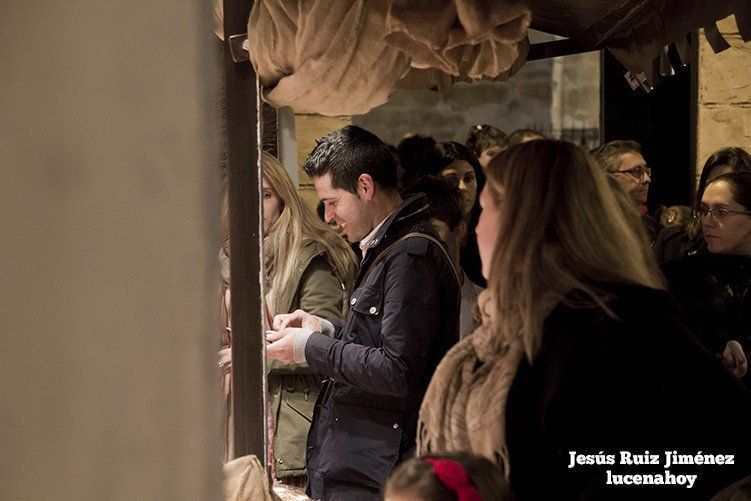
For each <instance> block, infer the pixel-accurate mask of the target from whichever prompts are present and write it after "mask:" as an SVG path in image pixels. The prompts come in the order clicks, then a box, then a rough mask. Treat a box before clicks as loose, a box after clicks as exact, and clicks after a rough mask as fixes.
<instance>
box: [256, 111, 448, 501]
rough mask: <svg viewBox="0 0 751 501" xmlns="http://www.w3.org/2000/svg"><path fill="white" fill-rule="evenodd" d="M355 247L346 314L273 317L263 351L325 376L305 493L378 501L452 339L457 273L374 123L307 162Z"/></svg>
mask: <svg viewBox="0 0 751 501" xmlns="http://www.w3.org/2000/svg"><path fill="white" fill-rule="evenodd" d="M303 168H304V169H305V171H306V172H307V173H308V175H309V176H310V178H311V179H312V180H313V183H314V184H315V187H316V192H317V193H318V196H319V198H320V199H321V200H322V201H323V203H324V206H325V218H326V221H327V222H331V221H334V222H336V223H338V224H339V225H340V226H341V227H342V232H343V235H344V236H345V237H346V238H347V240H349V241H350V242H351V243H355V242H359V244H360V249H361V251H362V254H363V259H362V263H361V266H360V270H359V272H358V276H357V278H356V279H355V284H354V288H353V291H352V292H351V294H350V296H349V303H348V304H349V314H348V315H347V318H346V319H345V320H344V321H341V320H324V319H320V318H318V317H314V316H312V315H309V314H307V313H305V312H303V311H300V310H298V311H296V312H294V313H292V314H289V315H279V316H277V317H276V318H275V319H274V326H273V327H274V329H275V330H276V332H275V333H271V334H270V335H269V336H268V340H269V341H271V344H269V345H268V346H267V348H266V353H267V356H268V357H269V358H270V359H273V360H279V361H281V362H284V363H298V364H299V363H307V364H308V365H309V366H310V368H311V369H312V370H313V371H314V372H318V373H321V374H325V375H326V376H327V380H326V382H325V383H324V387H323V389H322V390H321V393H320V396H319V398H318V402H317V404H316V409H315V413H314V415H313V424H312V426H311V429H310V433H309V434H308V454H307V458H306V459H307V461H306V464H307V470H308V490H307V492H308V494H309V495H310V496H312V497H313V498H320V499H324V500H339V499H342V500H344V499H346V500H376V499H380V490H381V488H382V487H383V485H384V484H385V482H386V479H387V477H388V475H389V473H390V472H391V469H392V468H393V467H394V465H396V464H397V463H398V462H400V461H401V460H402V459H403V458H406V457H409V456H411V455H413V452H414V451H413V450H414V447H415V435H416V427H417V414H418V411H419V408H420V403H421V401H422V397H423V395H424V394H425V390H426V388H427V385H428V383H429V382H430V378H431V376H432V374H433V371H434V370H435V368H436V366H437V365H438V362H439V361H440V359H441V358H442V357H443V355H444V354H445V353H446V351H447V350H448V349H449V348H450V347H451V346H452V345H453V344H454V343H455V342H456V341H457V340H458V337H459V336H458V328H459V301H460V300H459V280H458V276H457V274H456V270H455V269H454V267H453V265H452V262H451V259H450V258H449V256H448V254H447V252H446V249H445V248H444V246H443V244H442V243H441V242H440V240H439V239H438V235H437V233H436V232H435V230H434V229H433V227H432V226H431V224H430V220H429V216H430V212H429V205H428V202H427V200H426V198H425V196H424V195H423V194H416V195H412V196H410V197H407V198H405V199H402V197H401V196H400V195H399V192H398V191H397V189H396V163H395V161H394V158H393V156H392V155H391V153H390V151H389V149H388V147H387V146H386V145H385V144H384V143H383V142H382V141H381V140H380V139H378V138H377V137H376V136H374V135H373V134H371V133H370V132H368V131H366V130H364V129H361V128H359V127H355V126H347V127H344V128H343V129H340V130H337V131H334V132H332V133H330V134H328V135H327V136H324V137H323V138H321V139H320V140H319V141H318V144H317V146H316V147H315V148H314V149H313V151H312V152H311V154H310V156H309V157H308V160H307V162H306V163H305V165H304V167H303Z"/></svg>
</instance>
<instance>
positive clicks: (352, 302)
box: [349, 297, 357, 306]
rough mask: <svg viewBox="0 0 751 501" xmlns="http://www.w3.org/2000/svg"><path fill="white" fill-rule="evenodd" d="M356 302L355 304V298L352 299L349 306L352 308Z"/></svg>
mask: <svg viewBox="0 0 751 501" xmlns="http://www.w3.org/2000/svg"><path fill="white" fill-rule="evenodd" d="M356 302H357V298H356V297H353V298H352V301H350V302H349V304H351V305H352V306H354V305H355V303H356Z"/></svg>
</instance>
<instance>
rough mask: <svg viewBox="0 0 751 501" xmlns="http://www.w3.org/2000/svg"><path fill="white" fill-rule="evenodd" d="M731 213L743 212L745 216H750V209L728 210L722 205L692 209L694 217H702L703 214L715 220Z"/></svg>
mask: <svg viewBox="0 0 751 501" xmlns="http://www.w3.org/2000/svg"><path fill="white" fill-rule="evenodd" d="M733 214H743V215H745V216H751V211H747V210H730V209H725V208H724V207H719V208H717V209H705V208H703V207H702V208H701V209H698V210H696V211H694V217H695V218H696V219H704V216H710V217H711V218H712V219H714V220H715V221H719V220H721V219H725V218H726V217H728V216H731V215H733Z"/></svg>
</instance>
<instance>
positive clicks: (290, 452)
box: [225, 152, 357, 487]
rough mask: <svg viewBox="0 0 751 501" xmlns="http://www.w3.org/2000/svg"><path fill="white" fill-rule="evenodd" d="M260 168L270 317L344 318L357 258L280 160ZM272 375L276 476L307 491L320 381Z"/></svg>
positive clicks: (291, 372)
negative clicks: (311, 432)
mask: <svg viewBox="0 0 751 501" xmlns="http://www.w3.org/2000/svg"><path fill="white" fill-rule="evenodd" d="M261 166H262V167H263V193H262V197H263V256H264V261H263V277H264V289H265V291H266V305H267V307H268V310H269V312H268V313H269V314H270V315H272V316H273V315H275V314H278V313H291V312H293V311H295V310H297V309H304V310H305V311H309V312H310V313H312V314H314V315H319V316H322V317H326V318H341V317H342V314H343V309H344V301H345V298H346V290H347V288H348V287H349V285H350V284H351V283H352V281H353V280H354V275H355V269H356V266H357V265H356V262H355V255H354V254H353V253H352V250H351V249H350V248H349V246H348V245H347V243H346V242H345V241H344V239H343V238H342V237H341V236H339V235H338V234H337V233H336V232H335V231H334V230H333V229H331V228H329V227H328V226H327V225H326V224H325V223H323V222H322V221H321V220H320V219H318V217H316V215H315V214H314V213H313V211H312V210H311V209H310V208H309V207H308V206H306V205H305V204H304V203H303V202H302V200H301V199H300V196H299V195H298V193H297V189H296V188H295V185H294V184H293V183H292V179H290V177H289V175H288V174H287V172H286V171H285V170H284V167H282V165H281V164H280V163H279V161H278V160H277V159H276V158H274V157H273V156H271V155H270V154H268V153H266V152H263V154H262V157H261ZM227 268H228V266H227ZM227 302H228V301H227ZM225 344H229V343H225ZM269 367H270V374H269V384H268V387H269V406H270V411H271V424H270V428H271V429H270V437H271V446H272V453H273V462H272V463H271V464H272V469H273V471H274V473H275V477H276V478H277V479H278V480H279V481H281V482H283V483H286V484H291V485H295V486H298V487H305V484H306V474H305V447H306V440H307V435H308V429H309V428H310V422H311V420H312V418H313V408H314V405H315V402H316V398H317V396H318V392H319V390H320V388H321V380H322V377H321V376H320V375H319V374H314V373H313V372H312V371H311V370H310V369H309V368H308V367H307V366H298V365H284V364H280V363H278V362H269ZM270 462H271V458H270Z"/></svg>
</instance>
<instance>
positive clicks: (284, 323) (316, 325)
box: [272, 310, 321, 332]
mask: <svg viewBox="0 0 751 501" xmlns="http://www.w3.org/2000/svg"><path fill="white" fill-rule="evenodd" d="M287 327H305V328H306V329H310V330H312V331H313V332H321V322H319V321H318V318H316V317H315V316H313V315H311V314H310V313H305V312H304V311H302V310H295V311H293V312H292V313H285V314H283V315H277V316H275V317H274V322H273V325H272V328H273V329H274V330H275V331H282V330H284V329H286V328H287Z"/></svg>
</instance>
